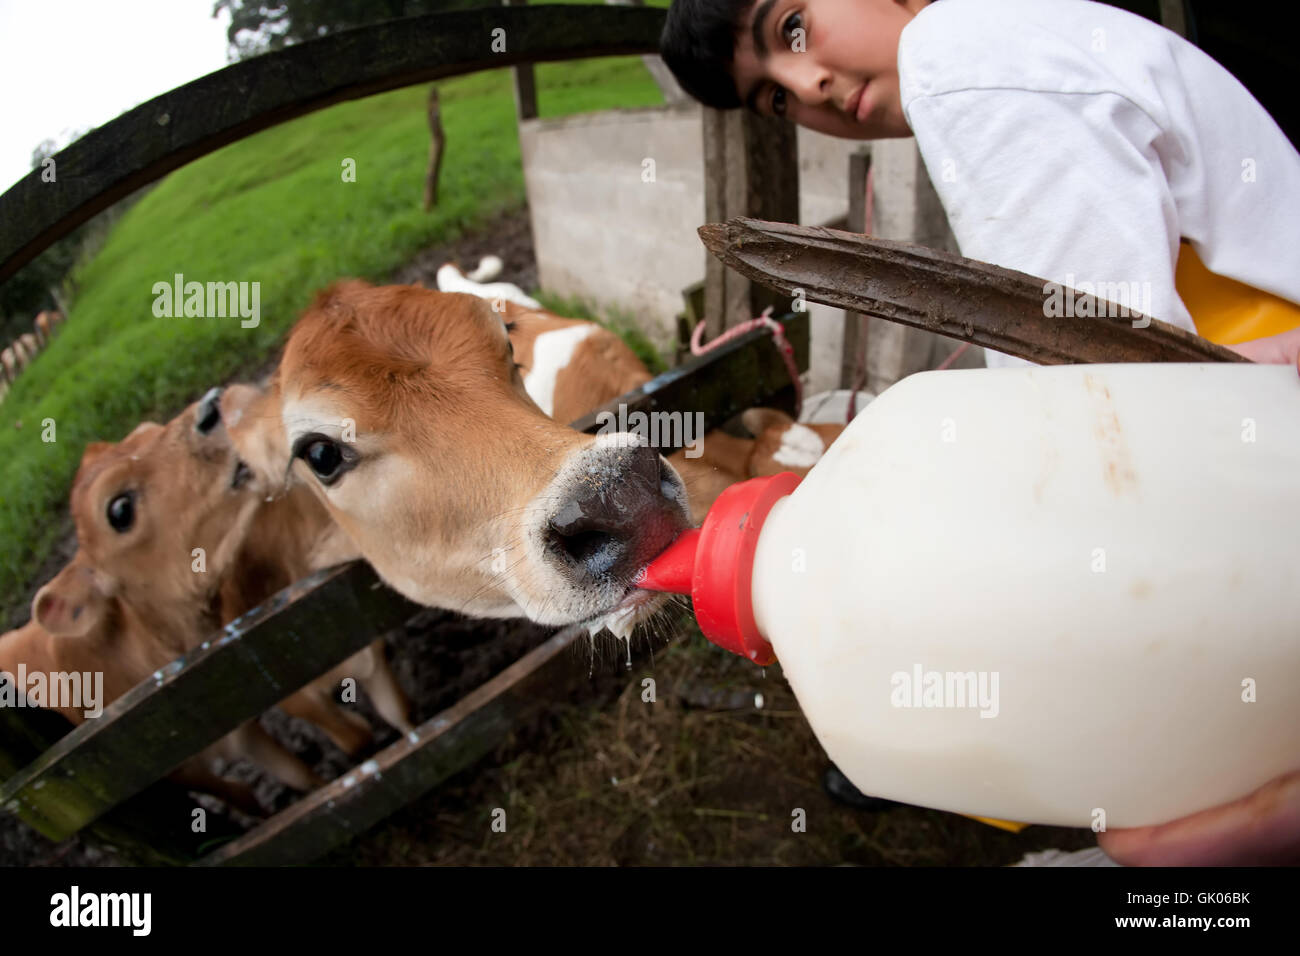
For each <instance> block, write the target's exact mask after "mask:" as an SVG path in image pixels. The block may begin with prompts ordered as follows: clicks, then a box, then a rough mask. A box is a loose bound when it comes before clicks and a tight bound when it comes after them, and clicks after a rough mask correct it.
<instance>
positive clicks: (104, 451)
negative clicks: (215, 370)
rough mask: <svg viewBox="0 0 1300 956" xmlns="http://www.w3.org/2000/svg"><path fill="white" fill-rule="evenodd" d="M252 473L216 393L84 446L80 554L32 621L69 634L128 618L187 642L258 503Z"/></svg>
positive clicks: (43, 596)
mask: <svg viewBox="0 0 1300 956" xmlns="http://www.w3.org/2000/svg"><path fill="white" fill-rule="evenodd" d="M252 478H253V474H252V472H251V471H250V470H249V469H248V467H247V466H246V465H244V463H243V462H242V461H241V460H240V459H239V457H238V455H237V454H236V452H235V450H234V447H233V446H232V445H231V443H230V439H229V436H228V435H227V434H226V431H225V427H224V424H223V422H222V420H221V410H220V402H219V395H218V392H217V390H216V389H214V390H213V391H211V392H209V393H208V395H207V396H205V397H204V398H203V400H202V401H199V402H196V403H194V404H193V405H191V406H190V407H189V408H187V409H186V410H185V411H184V412H182V413H181V414H180V415H179V416H177V417H176V418H175V419H173V420H172V421H171V422H169V423H167V424H166V425H158V424H154V423H152V422H146V423H144V424H142V425H140V426H138V427H137V428H136V429H135V431H133V432H131V434H130V435H128V436H127V437H126V438H125V439H123V440H122V441H120V442H117V443H111V442H94V443H91V444H90V445H88V446H87V447H86V451H85V453H84V454H83V456H82V460H81V467H80V468H79V469H78V471H77V476H76V478H75V480H74V482H73V487H72V501H71V505H72V516H73V520H74V522H75V524H76V528H77V543H78V549H77V554H76V556H75V557H74V558H73V560H72V561H71V562H70V563H69V564H68V565H67V567H65V568H64V569H63V571H61V572H60V573H59V574H58V575H57V576H56V577H55V578H54V579H53V580H52V581H50V582H49V583H48V584H47V585H45V587H43V588H42V589H41V590H40V591H39V592H37V595H36V598H35V600H34V601H33V605H32V616H33V618H34V619H36V620H37V621H38V622H39V623H40V624H41V625H42V626H43V627H45V628H46V630H48V631H50V632H51V633H53V634H57V635H67V636H76V635H82V634H86V633H88V632H89V631H90V630H91V629H92V628H94V627H95V626H96V625H99V624H103V623H110V621H109V618H110V616H111V615H113V614H116V615H117V617H118V618H120V617H121V615H122V614H129V615H133V616H135V617H136V618H138V619H140V623H143V624H145V625H146V626H147V627H148V628H149V629H150V630H151V631H154V632H156V633H158V634H160V635H162V636H163V637H164V638H165V639H167V640H168V641H169V642H172V643H175V644H176V645H177V646H178V649H183V646H184V645H185V644H186V643H187V642H189V641H191V640H192V639H193V638H195V637H196V636H197V635H198V634H199V633H201V632H202V628H203V627H204V625H205V624H210V623H211V620H210V614H209V611H210V608H209V606H208V605H209V603H210V602H211V600H212V598H213V596H214V595H215V593H216V589H217V586H218V583H219V579H220V577H221V575H222V574H223V573H225V572H226V570H227V568H228V567H229V564H230V562H231V559H232V556H233V553H234V551H235V549H236V548H237V547H238V545H239V542H240V540H241V538H242V536H243V534H244V533H245V530H246V528H247V524H248V521H249V519H250V518H251V516H252V514H253V513H254V511H255V509H256V508H257V505H258V503H259V500H260V498H259V496H258V494H257V493H256V489H255V488H254V487H253V483H252ZM200 549H201V550H200ZM115 620H116V619H115Z"/></svg>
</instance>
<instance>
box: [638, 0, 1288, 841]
mask: <svg viewBox="0 0 1300 956" xmlns="http://www.w3.org/2000/svg"><path fill="white" fill-rule="evenodd" d="M660 45H661V53H662V55H663V59H664V61H665V62H666V63H667V64H668V66H669V68H670V69H671V70H672V71H673V73H674V75H675V76H676V77H677V80H678V82H680V83H681V85H682V87H683V88H684V89H685V90H686V91H687V92H688V93H690V94H691V95H692V96H694V97H695V98H696V99H698V100H700V101H701V102H703V103H705V104H706V105H709V106H713V107H715V108H718V109H733V108H737V107H742V106H743V107H747V108H749V109H752V110H755V111H756V112H758V113H761V114H764V115H776V116H783V117H785V118H787V119H789V120H790V121H791V122H794V123H797V124H799V125H802V126H807V127H809V128H810V129H815V130H818V131H820V132H823V133H829V134H831V135H833V136H841V137H846V138H852V139H876V138H887V137H899V136H915V137H916V140H917V146H918V148H919V150H920V153H921V157H922V159H923V160H924V162H925V165H926V169H927V170H928V171H929V174H930V178H931V180H932V181H933V183H934V185H935V189H936V190H937V192H938V194H939V198H940V200H941V201H942V203H943V206H944V210H945V212H946V213H947V216H948V220H949V223H950V225H951V226H952V230H953V233H954V235H955V236H956V237H957V241H958V244H959V247H960V249H961V252H962V254H963V255H965V256H968V257H970V258H974V259H981V260H983V261H986V262H991V263H995V264H997V265H1000V266H1004V267H1007V268H1011V269H1018V270H1020V271H1022V272H1027V273H1029V274H1030V275H1035V276H1041V277H1042V278H1044V279H1046V280H1049V281H1051V282H1056V283H1061V284H1063V285H1067V286H1071V287H1074V288H1078V287H1079V286H1080V285H1084V286H1085V288H1086V287H1087V286H1086V285H1085V284H1090V285H1091V286H1092V288H1093V289H1099V290H1100V289H1106V290H1121V289H1122V290H1125V291H1128V290H1134V289H1136V290H1139V291H1138V293H1137V295H1136V296H1134V297H1133V298H1131V299H1130V300H1129V301H1121V302H1118V303H1117V304H1119V305H1123V306H1127V307H1129V308H1132V309H1135V310H1137V311H1141V312H1143V313H1145V314H1147V315H1149V316H1152V317H1154V318H1158V319H1163V320H1164V321H1166V322H1169V323H1172V324H1173V325H1177V326H1179V327H1181V328H1184V329H1187V330H1189V331H1195V332H1198V333H1199V334H1200V335H1202V336H1204V337H1205V338H1208V339H1210V340H1211V341H1215V342H1219V343H1221V344H1224V345H1228V346H1229V347H1232V348H1235V349H1236V350H1237V351H1239V352H1241V353H1242V354H1245V355H1246V356H1247V357H1249V358H1252V359H1254V360H1255V361H1264V362H1290V363H1295V362H1296V361H1297V358H1298V353H1300V306H1297V305H1296V303H1300V252H1297V250H1298V249H1300V244H1297V243H1296V242H1295V241H1294V229H1295V223H1296V222H1297V221H1300V155H1298V154H1297V153H1296V150H1295V148H1294V147H1293V146H1292V145H1291V143H1290V142H1289V141H1288V140H1287V139H1286V137H1285V136H1284V135H1283V134H1282V132H1281V130H1280V129H1278V127H1277V124H1276V123H1274V122H1273V120H1272V119H1271V118H1270V117H1269V115H1268V114H1267V113H1266V112H1265V111H1264V109H1263V108H1262V107H1261V106H1260V105H1259V103H1258V102H1256V101H1255V99H1254V98H1253V97H1252V96H1251V95H1250V93H1249V92H1248V91H1247V90H1246V89H1245V87H1243V86H1242V85H1241V84H1240V83H1239V82H1237V80H1236V79H1234V78H1233V77H1232V76H1231V74H1229V73H1228V72H1227V71H1226V70H1224V69H1223V68H1222V67H1221V66H1219V65H1218V64H1217V63H1215V62H1214V61H1213V60H1212V59H1211V58H1210V57H1208V56H1206V55H1205V54H1204V53H1202V52H1201V51H1200V50H1198V49H1197V48H1196V47H1195V46H1193V45H1192V44H1190V43H1188V42H1186V41H1185V40H1183V39H1182V38H1180V37H1178V36H1177V35H1175V34H1173V33H1172V32H1170V31H1168V30H1165V29H1164V28H1162V27H1160V26H1158V25H1156V24H1154V23H1151V22H1150V21H1148V20H1145V19H1143V18H1142V17H1138V16H1136V15H1134V14H1129V13H1126V12H1124V11H1121V10H1117V9H1115V8H1112V7H1108V6H1105V5H1103V4H1098V3H1091V2H1087V0H936V2H934V3H927V2H925V0H674V2H673V5H672V7H671V9H670V10H669V12H668V20H667V23H666V25H665V27H664V32H663V36H662V39H661V44H660ZM1044 292H1045V296H1044V298H1045V308H1044V321H1051V318H1050V315H1051V313H1050V311H1049V310H1048V308H1047V306H1046V300H1047V290H1044ZM1099 294H1100V293H1099ZM986 354H987V362H988V364H989V365H990V366H1004V365H1011V364H1024V363H1021V362H1020V360H1018V359H1014V358H1011V357H1009V356H1005V355H1001V354H1000V353H995V352H987V353H986ZM1101 842H1102V846H1103V849H1105V850H1106V851H1107V852H1108V853H1110V854H1111V855H1112V856H1113V857H1115V858H1116V859H1119V860H1120V861H1121V862H1133V863H1155V864H1161V863H1165V864H1169V863H1179V864H1206V863H1210V864H1212V863H1219V864H1238V865H1239V864H1249V863H1261V862H1276V863H1283V862H1292V863H1294V862H1297V861H1298V860H1300V773H1295V774H1291V775H1289V776H1287V777H1285V778H1282V779H1279V780H1277V781H1274V783H1272V784H1270V785H1268V786H1266V787H1263V788H1261V789H1260V790H1258V791H1256V792H1255V793H1253V794H1251V795H1249V796H1247V797H1245V798H1243V799H1242V800H1239V801H1237V802H1236V803H1234V804H1232V805H1230V806H1227V807H1220V808H1216V809H1214V810H1209V811H1206V812H1205V813H1201V814H1197V815H1195V816H1193V817H1188V818H1186V819H1184V820H1179V821H1174V822H1172V823H1169V824H1167V825H1165V826H1162V827H1148V828H1143V829H1139V830H1119V831H1114V832H1112V833H1105V834H1102V835H1101Z"/></svg>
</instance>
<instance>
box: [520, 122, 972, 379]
mask: <svg viewBox="0 0 1300 956" xmlns="http://www.w3.org/2000/svg"><path fill="white" fill-rule="evenodd" d="M700 110H701V107H700V106H699V105H698V104H695V103H684V104H677V105H672V106H663V107H649V108H641V109H626V110H609V111H603V112H598V113H585V114H580V115H577V116H568V117H562V118H557V119H530V120H524V121H523V122H521V123H520V124H519V139H520V148H521V152H522V158H523V166H524V180H525V185H526V188H527V191H528V202H529V207H530V213H531V217H532V228H533V239H534V244H535V249H536V253H537V265H538V275H539V281H540V283H541V285H542V287H543V288H546V289H547V290H549V291H552V292H556V293H559V294H561V295H565V296H577V297H580V298H582V299H585V300H587V301H589V302H591V303H593V304H594V305H596V306H597V307H598V308H601V309H611V308H614V309H618V310H620V311H622V312H624V313H627V314H630V315H632V316H634V317H635V318H636V319H637V322H638V324H639V325H640V326H641V328H642V329H643V330H644V331H645V333H646V334H647V335H648V336H649V337H650V338H651V339H652V340H653V341H654V342H655V343H656V344H657V345H658V346H659V347H660V348H661V349H662V350H664V351H668V350H669V349H671V347H672V345H673V344H674V343H675V341H676V327H675V321H676V320H675V317H676V315H677V314H678V313H679V312H681V311H682V308H683V300H682V294H681V293H682V290H683V289H684V288H686V287H687V286H689V285H692V284H694V283H696V282H699V281H701V280H702V279H703V278H704V267H705V257H706V256H707V255H708V253H706V252H705V250H704V246H703V245H702V244H701V243H700V241H699V237H698V235H697V234H696V231H695V230H696V228H697V227H698V226H700V225H701V224H702V223H703V222H704V221H705V220H704V179H703V165H702V164H703V152H704V144H703V138H702V126H701V121H700ZM798 136H799V145H798V148H799V171H800V184H799V185H800V194H799V214H800V221H801V222H802V223H805V224H812V225H821V224H823V223H826V222H829V221H831V220H834V219H836V218H839V217H841V216H843V215H844V214H845V212H846V208H847V204H848V181H847V177H848V164H849V159H848V158H849V155H850V154H851V153H852V152H854V151H855V150H857V149H860V148H861V147H862V146H863V145H864V144H863V143H862V142H861V141H857V140H841V139H835V138H833V137H829V136H824V135H821V134H819V133H813V132H810V131H809V130H805V129H800V130H799V131H798ZM871 148H872V151H873V163H874V165H875V173H874V185H875V191H876V201H875V217H876V230H875V232H876V234H877V235H880V236H883V237H886V238H897V239H905V240H908V241H914V242H923V243H925V244H926V245H937V246H941V247H942V246H944V245H945V243H946V244H948V245H947V247H948V248H951V238H950V235H949V233H948V229H947V223H946V222H945V221H944V220H943V215H942V210H941V209H938V200H937V198H934V199H933V202H932V203H930V204H927V202H926V201H924V190H918V184H917V178H918V175H919V176H920V177H921V178H922V179H924V175H925V171H924V168H923V167H922V165H921V163H920V159H919V156H918V155H917V153H916V148H915V145H914V144H913V143H912V141H911V140H885V141H877V142H875V143H873V144H871ZM923 185H924V186H925V188H926V189H929V188H930V187H929V184H928V182H925V183H924V184H923ZM918 192H920V193H921V195H922V197H923V198H922V201H920V202H918V201H917V198H916V196H917V194H918ZM930 195H931V196H932V195H933V191H932V190H930ZM936 209H937V210H938V211H937V216H938V219H937V222H936V221H935V215H936ZM503 278H507V279H508V278H509V277H508V276H506V277H503ZM809 317H810V320H811V329H812V332H811V339H812V341H811V368H810V375H809V382H808V386H809V388H810V389H811V390H812V391H821V390H824V389H831V388H836V387H838V386H839V367H840V350H841V339H842V335H843V321H844V313H843V311H842V310H840V309H832V308H830V307H828V306H823V305H820V304H817V303H812V304H811V308H810V316H809ZM872 326H881V327H882V328H880V329H879V330H877V329H875V328H872V330H871V333H870V338H869V341H868V354H869V370H870V372H871V375H870V377H869V379H868V387H869V388H872V389H873V390H879V389H880V388H883V387H884V386H885V385H888V384H891V383H892V381H894V380H896V379H897V378H899V377H901V376H902V375H903V374H907V373H908V372H910V371H916V370H918V369H919V368H928V367H931V365H932V364H934V363H935V362H936V361H937V360H938V359H941V358H942V356H943V355H944V354H946V353H947V351H949V350H950V348H951V346H947V345H945V343H947V341H948V340H941V339H937V337H935V336H930V335H928V334H926V333H918V332H914V331H913V330H908V329H903V328H901V327H897V326H894V327H888V326H889V323H885V322H873V323H872ZM970 351H971V352H976V351H977V350H974V349H972V350H970ZM936 356H937V358H936ZM970 358H978V356H977V355H976V356H970V355H969V353H968V356H967V357H966V360H963V362H962V363H961V364H963V365H965V364H968V361H967V360H969V359H970ZM979 364H982V361H981V362H980V363H979Z"/></svg>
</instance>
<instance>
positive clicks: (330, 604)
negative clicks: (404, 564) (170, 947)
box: [0, 562, 417, 840]
mask: <svg viewBox="0 0 1300 956" xmlns="http://www.w3.org/2000/svg"><path fill="white" fill-rule="evenodd" d="M416 610H417V607H416V605H414V604H412V603H411V602H409V601H407V600H406V599H405V598H403V597H401V596H400V595H399V594H397V593H396V592H394V591H391V590H389V589H388V588H387V587H385V586H383V584H382V583H381V582H380V581H379V578H378V577H376V576H375V573H374V571H372V570H371V568H370V566H369V565H367V564H365V563H363V562H354V563H352V564H348V565H344V566H342V567H340V568H333V569H328V570H326V571H321V572H319V573H317V574H314V575H312V576H311V577H308V578H304V579H303V580H302V581H299V582H297V583H296V584H294V585H292V586H290V587H288V588H285V589H284V590H283V591H281V592H279V593H278V594H277V595H276V596H275V597H274V598H272V599H271V600H270V601H268V602H267V603H266V604H264V605H262V606H261V607H259V608H257V609H255V610H253V611H251V612H249V613H248V614H246V615H244V616H243V617H241V618H239V619H237V620H236V621H233V622H231V623H230V624H229V625H227V626H226V628H225V630H224V631H220V632H217V634H215V635H213V638H212V640H211V641H209V642H206V643H205V645H204V646H203V647H201V648H199V649H197V650H196V651H194V652H193V653H190V654H187V655H185V656H184V657H181V658H178V659H177V660H175V661H173V662H172V663H171V664H169V665H167V666H166V667H164V668H163V669H162V670H160V671H158V672H157V673H156V674H155V675H154V679H153V680H152V681H146V682H145V683H143V684H140V685H139V686H137V687H136V688H134V689H133V690H131V691H129V692H128V693H127V694H125V695H123V696H122V697H120V698H119V699H118V700H116V701H114V702H113V703H112V704H110V705H109V706H108V707H106V708H104V713H103V715H102V716H101V717H99V718H98V719H96V720H92V721H87V722H86V723H84V724H82V725H81V726H80V727H78V728H76V729H75V730H73V731H72V732H71V733H69V734H68V735H67V736H66V737H64V738H63V739H61V740H60V741H59V742H58V743H57V744H55V745H54V746H53V747H51V748H50V749H49V750H47V751H46V752H45V753H43V754H42V755H41V757H40V758H39V759H38V760H36V761H35V762H33V763H32V764H31V765H29V766H28V767H26V768H25V769H23V770H22V771H20V772H18V773H16V774H14V775H13V776H11V777H10V778H9V779H8V780H7V781H5V783H4V785H3V786H0V806H4V807H5V808H7V809H11V811H12V812H15V813H17V814H18V815H19V816H21V817H22V818H23V819H24V820H26V821H27V822H28V823H30V824H31V825H32V826H33V827H35V828H36V829H37V830H38V831H40V832H41V833H42V834H44V835H45V836H47V837H49V838H50V839H52V840H61V839H63V838H65V837H67V836H70V835H71V834H73V833H75V832H76V831H77V830H79V829H81V828H82V827H84V826H86V825H87V824H88V823H90V822H92V821H94V820H96V819H98V818H99V817H100V815H102V814H103V813H105V812H106V811H108V810H109V809H110V808H112V807H114V806H116V805H117V804H118V803H121V802H122V801H123V800H125V799H126V798H127V797H130V796H132V795H133V794H135V793H138V792H139V791H140V790H142V789H144V788H145V787H146V786H148V785H149V784H151V783H153V782H154V781H155V780H157V779H159V778H160V777H162V776H163V775H165V774H167V773H169V772H170V771H171V770H173V769H175V768H176V767H177V766H178V765H180V764H181V763H182V762H183V761H184V760H185V759H186V758H188V757H190V756H192V755H193V754H195V753H197V752H199V751H200V750H202V749H203V748H204V747H206V746H208V745H209V744H211V743H213V742H214V741H216V740H218V739H220V738H221V737H222V736H224V735H225V734H226V733H228V732H229V731H231V730H233V729H234V728H236V727H238V726H239V725H240V724H241V723H243V722H244V721H245V720H248V719H249V718H251V717H256V716H257V715H258V714H260V713H262V712H263V711H264V710H266V709H268V708H270V707H273V706H275V704H276V703H278V702H279V701H280V700H282V699H283V698H284V697H286V696H287V695H289V694H290V693H292V692H293V691H295V690H297V689H298V688H299V687H302V686H303V685H304V684H306V683H308V682H309V681H311V680H312V679H313V678H315V677H317V676H319V675H320V674H321V673H323V672H324V671H326V670H328V669H329V668H330V667H333V666H334V665H335V664H337V663H339V662H340V661H343V660H345V659H347V658H348V657H349V656H350V655H352V654H354V653H355V652H357V651H359V650H360V649H361V648H363V647H365V646H366V645H367V644H368V643H369V642H370V641H371V640H373V639H374V635H375V634H376V633H381V632H382V631H384V630H386V629H388V628H390V627H396V626H397V625H399V624H401V623H402V622H403V621H405V620H406V619H407V618H408V617H410V616H411V614H412V613H414V612H415V611H416ZM272 619H273V620H272ZM264 625H265V626H264Z"/></svg>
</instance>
